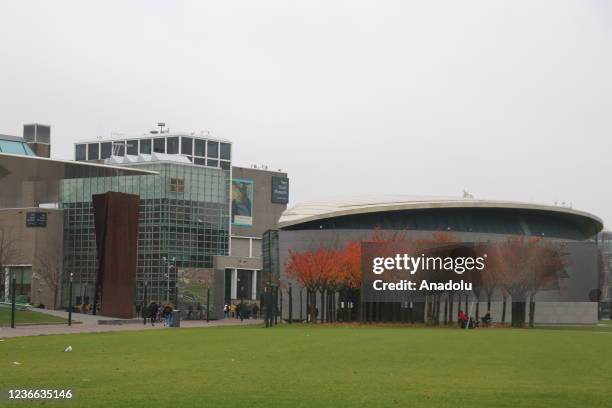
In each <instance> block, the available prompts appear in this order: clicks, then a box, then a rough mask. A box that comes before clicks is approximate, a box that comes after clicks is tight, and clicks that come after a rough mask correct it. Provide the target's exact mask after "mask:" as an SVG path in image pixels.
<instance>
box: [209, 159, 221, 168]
mask: <svg viewBox="0 0 612 408" xmlns="http://www.w3.org/2000/svg"><path fill="white" fill-rule="evenodd" d="M206 165H207V166H208V167H219V160H211V159H208V161H207V162H206Z"/></svg>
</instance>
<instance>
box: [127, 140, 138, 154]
mask: <svg viewBox="0 0 612 408" xmlns="http://www.w3.org/2000/svg"><path fill="white" fill-rule="evenodd" d="M127 154H130V155H133V156H136V155H137V154H138V140H128V141H127Z"/></svg>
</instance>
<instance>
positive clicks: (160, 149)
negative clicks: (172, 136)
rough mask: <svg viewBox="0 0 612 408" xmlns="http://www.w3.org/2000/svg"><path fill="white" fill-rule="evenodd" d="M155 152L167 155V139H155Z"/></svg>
mask: <svg viewBox="0 0 612 408" xmlns="http://www.w3.org/2000/svg"><path fill="white" fill-rule="evenodd" d="M153 151H154V152H155V153H166V139H164V138H158V139H153Z"/></svg>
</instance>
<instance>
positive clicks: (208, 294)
mask: <svg viewBox="0 0 612 408" xmlns="http://www.w3.org/2000/svg"><path fill="white" fill-rule="evenodd" d="M209 321H210V286H208V285H207V286H206V323H208V322H209Z"/></svg>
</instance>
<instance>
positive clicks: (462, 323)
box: [457, 309, 492, 329]
mask: <svg viewBox="0 0 612 408" xmlns="http://www.w3.org/2000/svg"><path fill="white" fill-rule="evenodd" d="M491 322H492V319H491V311H490V310H487V313H485V315H484V316H483V317H482V318H481V319H480V322H479V321H477V320H476V321H475V320H474V319H473V318H472V317H470V315H468V314H467V313H466V312H464V311H463V310H461V309H459V312H458V313H457V323H458V324H459V327H461V328H462V329H465V328H469V329H474V328H476V327H480V324H482V326H483V327H488V326H490V325H491Z"/></svg>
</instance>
